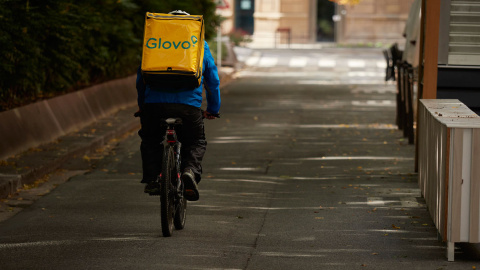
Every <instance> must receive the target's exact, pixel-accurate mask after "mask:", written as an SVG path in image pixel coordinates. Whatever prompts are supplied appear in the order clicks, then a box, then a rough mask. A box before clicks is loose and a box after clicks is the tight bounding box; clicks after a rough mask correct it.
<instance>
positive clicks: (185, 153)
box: [138, 103, 207, 183]
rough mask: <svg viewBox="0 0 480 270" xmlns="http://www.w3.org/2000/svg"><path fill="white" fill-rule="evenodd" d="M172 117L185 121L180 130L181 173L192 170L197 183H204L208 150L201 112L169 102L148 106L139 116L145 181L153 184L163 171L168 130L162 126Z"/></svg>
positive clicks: (178, 130)
mask: <svg viewBox="0 0 480 270" xmlns="http://www.w3.org/2000/svg"><path fill="white" fill-rule="evenodd" d="M170 117H172V118H181V119H182V122H183V124H182V126H181V127H180V128H177V137H178V140H179V141H180V142H181V143H182V150H181V156H182V162H181V170H182V172H183V171H184V170H186V169H191V170H192V171H193V173H194V174H195V180H196V181H197V183H198V182H200V180H201V174H202V165H201V163H202V160H203V156H204V155H205V150H206V147H207V141H206V139H205V130H204V124H203V115H202V110H201V109H200V108H196V107H193V106H189V105H185V104H169V103H147V104H145V106H144V108H143V111H142V115H141V117H140V122H141V125H142V127H141V129H140V130H139V132H138V134H139V135H140V138H141V139H142V142H141V144H140V152H141V155H142V167H143V179H142V182H143V183H145V182H150V181H154V180H155V179H156V178H157V176H158V175H159V174H160V172H161V170H162V157H163V144H162V141H163V139H164V137H165V132H166V127H165V126H163V125H161V120H162V119H167V118H170Z"/></svg>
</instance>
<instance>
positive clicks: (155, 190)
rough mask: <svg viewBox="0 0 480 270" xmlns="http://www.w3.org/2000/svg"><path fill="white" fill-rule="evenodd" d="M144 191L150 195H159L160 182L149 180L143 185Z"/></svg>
mask: <svg viewBox="0 0 480 270" xmlns="http://www.w3.org/2000/svg"><path fill="white" fill-rule="evenodd" d="M144 192H145V193H148V194H150V195H160V184H159V183H157V182H150V183H148V184H147V185H146V186H145V190H144Z"/></svg>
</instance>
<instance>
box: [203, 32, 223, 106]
mask: <svg viewBox="0 0 480 270" xmlns="http://www.w3.org/2000/svg"><path fill="white" fill-rule="evenodd" d="M203 67H204V72H203V78H204V80H205V81H204V86H205V89H206V97H207V112H209V113H214V114H216V113H218V112H219V111H220V103H221V101H220V79H219V77H218V70H217V66H215V62H214V60H213V56H212V54H211V53H210V48H209V47H208V44H207V42H206V41H205V49H204V53H203Z"/></svg>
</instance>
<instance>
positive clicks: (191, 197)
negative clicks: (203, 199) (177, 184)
mask: <svg viewBox="0 0 480 270" xmlns="http://www.w3.org/2000/svg"><path fill="white" fill-rule="evenodd" d="M181 179H182V181H183V184H184V185H185V194H184V195H185V199H187V200H188V201H198V199H199V198H200V194H199V193H198V186H197V182H196V181H195V174H194V173H193V172H192V170H185V171H184V172H183V173H182V178H181Z"/></svg>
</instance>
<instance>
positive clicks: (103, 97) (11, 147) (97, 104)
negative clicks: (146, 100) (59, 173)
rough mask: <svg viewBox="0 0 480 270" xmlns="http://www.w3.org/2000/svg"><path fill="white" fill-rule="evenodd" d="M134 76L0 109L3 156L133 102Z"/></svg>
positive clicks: (92, 120) (0, 153)
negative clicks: (20, 105) (1, 110)
mask: <svg viewBox="0 0 480 270" xmlns="http://www.w3.org/2000/svg"><path fill="white" fill-rule="evenodd" d="M135 78H136V76H135V75H134V76H130V77H127V78H123V79H118V80H114V81H110V82H106V83H103V84H99V85H95V86H93V87H90V88H87V89H85V90H81V91H77V92H73V93H70V94H66V95H62V96H59V97H55V98H52V99H48V100H43V101H40V102H37V103H33V104H29V105H26V106H23V107H19V108H16V109H13V110H9V111H5V112H2V113H0V160H4V159H7V158H8V157H10V156H12V155H15V154H17V153H20V152H22V151H25V150H28V149H29V148H32V147H36V146H38V145H40V144H42V143H47V142H51V141H54V140H55V139H56V138H58V137H60V136H62V135H65V134H67V133H69V132H72V131H75V130H78V129H81V128H83V127H85V126H87V125H88V124H91V123H93V122H94V121H96V120H97V119H100V118H102V117H104V116H107V115H109V114H111V113H114V112H116V111H117V110H119V109H120V108H122V107H127V106H131V105H134V104H135V102H136V96H137V93H136V90H135Z"/></svg>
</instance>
